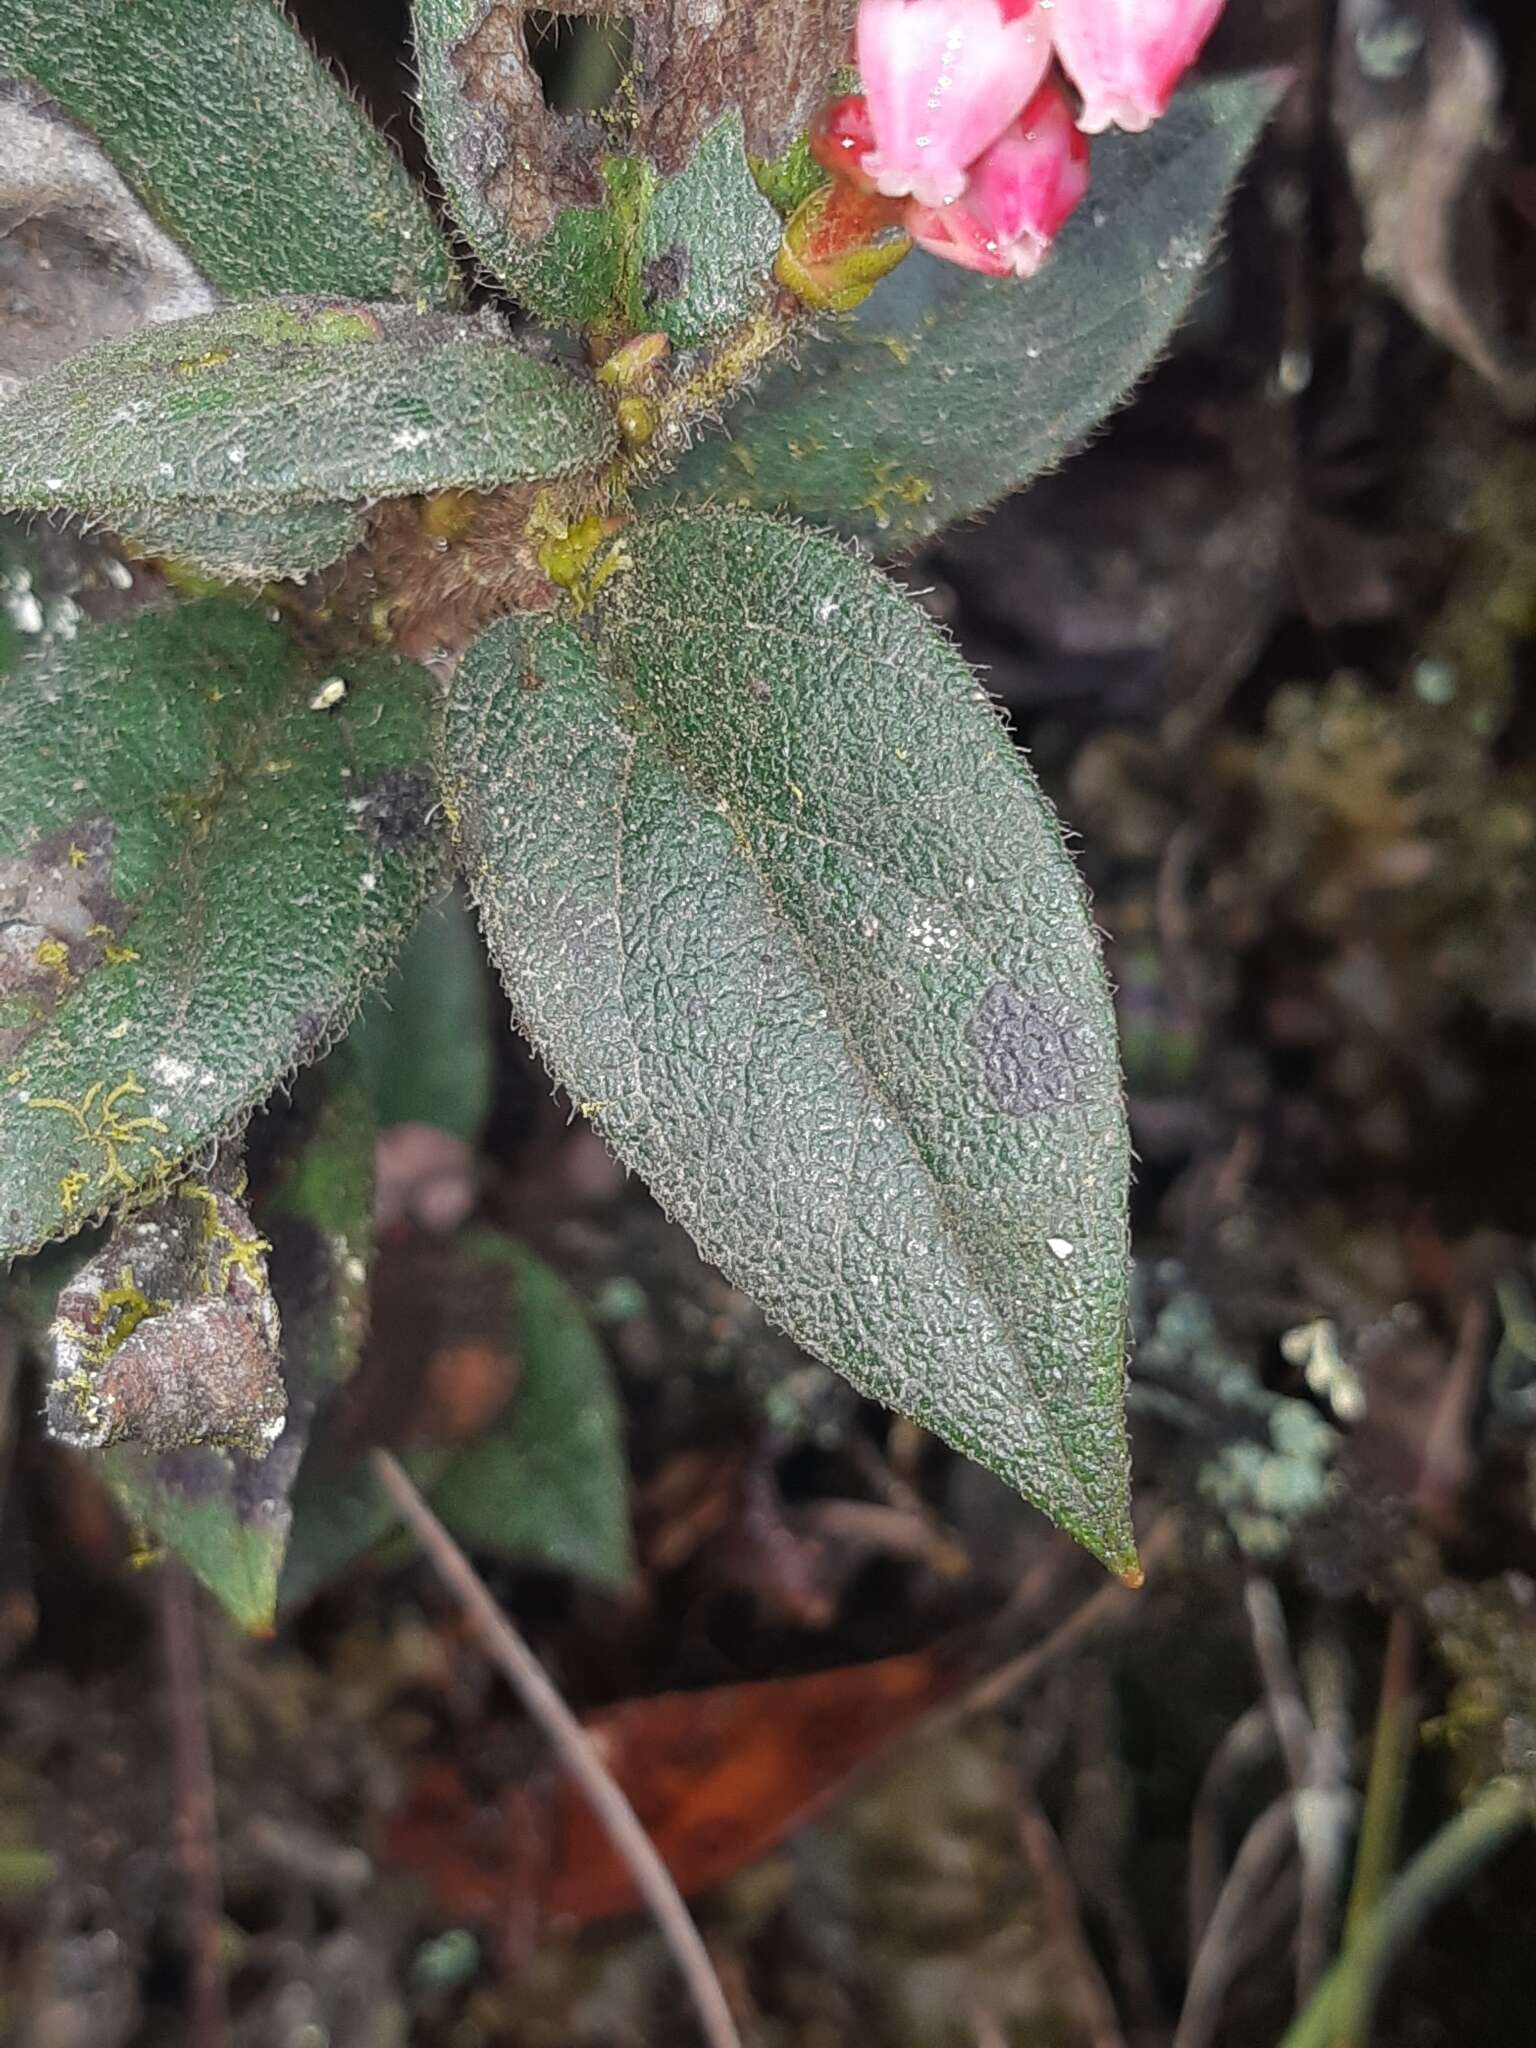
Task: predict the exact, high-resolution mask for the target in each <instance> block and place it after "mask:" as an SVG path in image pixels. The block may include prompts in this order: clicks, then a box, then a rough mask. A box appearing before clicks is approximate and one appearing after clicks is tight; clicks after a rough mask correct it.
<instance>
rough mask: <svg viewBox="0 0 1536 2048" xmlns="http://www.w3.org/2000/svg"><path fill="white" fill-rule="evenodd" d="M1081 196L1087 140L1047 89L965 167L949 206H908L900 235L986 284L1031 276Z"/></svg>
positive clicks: (1057, 96)
mask: <svg viewBox="0 0 1536 2048" xmlns="http://www.w3.org/2000/svg"><path fill="white" fill-rule="evenodd" d="M1087 190H1088V138H1087V137H1086V136H1085V135H1082V134H1080V133H1079V131H1078V130H1077V128H1076V127H1075V126H1074V125H1073V121H1072V109H1071V108H1070V107H1069V106H1068V105H1067V102H1066V99H1065V98H1064V97H1063V95H1062V94H1061V93H1060V92H1058V91H1057V89H1056V87H1055V86H1054V85H1047V86H1042V87H1041V89H1040V91H1039V92H1037V93H1036V94H1035V97H1034V98H1033V99H1032V100H1031V101H1030V103H1029V105H1028V106H1027V107H1026V108H1025V109H1024V111H1023V113H1022V114H1021V115H1020V116H1019V118H1018V120H1017V121H1015V122H1014V124H1013V126H1012V127H1011V128H1010V129H1008V130H1007V132H1006V133H1005V134H1003V135H1001V136H999V137H998V139H997V141H996V142H994V143H993V144H992V147H991V148H990V149H988V150H985V151H984V152H983V153H982V155H981V156H980V157H979V158H978V159H977V161H976V162H975V163H974V164H972V166H971V181H970V184H969V185H968V186H967V187H966V191H965V196H964V197H963V198H962V199H957V200H955V202H954V204H953V205H951V206H918V205H917V204H916V203H915V202H913V203H909V205H908V207H907V212H906V229H907V233H908V234H909V235H910V236H911V237H912V239H913V241H914V242H916V243H917V244H918V246H919V248H923V249H926V250H927V251H928V252H929V254H930V255H932V256H942V257H943V258H944V260H945V262H946V263H958V264H961V265H962V266H963V267H964V268H965V269H967V270H980V271H983V272H985V274H986V275H987V276H988V277H1009V276H1012V277H1033V276H1034V274H1035V272H1036V271H1037V270H1038V269H1039V268H1040V266H1041V264H1042V263H1043V262H1044V261H1045V259H1046V256H1047V254H1048V253H1049V251H1050V246H1051V243H1052V241H1053V240H1054V239H1055V237H1056V235H1057V233H1058V231H1059V230H1060V228H1061V224H1062V222H1063V221H1064V220H1065V219H1066V217H1067V215H1068V214H1069V213H1070V212H1071V211H1072V209H1073V207H1075V206H1076V205H1077V203H1078V201H1079V200H1080V199H1081V198H1082V196H1083V194H1084V193H1085V192H1086V191H1087Z"/></svg>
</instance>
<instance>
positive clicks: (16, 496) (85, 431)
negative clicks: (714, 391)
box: [0, 299, 615, 515]
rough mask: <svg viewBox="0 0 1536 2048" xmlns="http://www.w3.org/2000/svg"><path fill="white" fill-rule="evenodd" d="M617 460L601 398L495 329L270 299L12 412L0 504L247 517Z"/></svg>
mask: <svg viewBox="0 0 1536 2048" xmlns="http://www.w3.org/2000/svg"><path fill="white" fill-rule="evenodd" d="M614 445H615V429H614V425H613V417H612V414H611V413H610V411H609V409H608V407H607V406H606V404H605V403H604V401H603V399H602V398H601V397H600V396H599V394H598V392H597V390H596V387H595V386H594V385H592V384H591V383H590V382H584V381H582V380H581V379H579V378H577V377H575V376H573V375H572V374H571V373H570V372H569V371H567V370H564V369H561V368H560V367H559V366H558V365H557V364H554V363H545V362H540V361H538V360H537V359H536V358H534V357H533V356H529V355H525V354H524V353H523V352H522V350H521V349H519V348H516V347H515V346H513V344H512V343H511V342H510V341H508V340H507V339H506V337H505V335H504V334H503V333H502V332H501V330H500V328H499V326H498V324H497V322H496V321H495V319H494V318H493V317H492V316H490V315H486V316H485V317H484V318H480V319H471V318H467V317H461V316H456V315H454V314H447V313H428V314H418V313H416V312H414V311H412V310H411V309H409V308H407V307H403V306H361V305H349V304H343V303H341V302H339V301H336V300H324V299H265V300H260V301H258V302H257V303H255V304H252V305H245V306H230V307H225V308H221V309H220V310H219V311H217V312H214V313H209V314H205V315H204V316H203V317H202V318H200V319H196V320H181V321H176V322H174V323H172V324H170V325H168V326H163V327H150V328H146V329H145V330H144V331H143V332H141V333H139V334H134V335H130V336H129V337H127V338H126V339H125V340H122V341H114V342H107V343H105V344H103V345H102V346H101V347H99V348H94V349H89V350H87V351H85V353H83V354H81V355H78V356H70V357H68V358H67V359H66V360H65V361H64V362H62V363H59V364H58V365H57V366H56V367H55V368H54V369H52V370H50V371H48V372H47V373H46V374H44V375H43V376H41V377H38V378H37V379H36V380H35V381H34V382H33V383H31V384H29V385H27V386H26V388H25V389H24V390H23V391H22V392H21V393H20V395H19V396H18V397H16V398H14V399H12V400H11V402H10V404H9V405H6V406H3V407H0V503H4V504H7V505H12V506H19V507H27V508H33V507H36V508H49V509H52V508H55V507H62V508H66V509H82V510H85V511H89V512H98V513H102V514H108V513H110V512H112V511H113V510H119V511H122V510H136V509H141V508H146V507H148V508H151V509H153V510H155V511H156V512H157V513H158V512H159V511H161V509H162V508H165V507H174V508H176V511H177V513H178V515H179V514H180V513H182V512H184V511H186V510H189V509H191V508H193V507H197V506H216V507H219V508H235V507H249V506H255V505H261V504H269V503H271V502H272V501H274V500H290V499H291V500H296V501H302V502H307V503H324V502H325V501H328V500H334V499H347V498H373V497H395V496H403V495H405V494H408V493H410V492H414V491H431V490H437V489H440V488H442V487H444V486H447V485H462V486H465V487H467V488H471V489H476V488H482V487H485V486H489V485H493V484H501V483H513V482H517V481H520V480H524V479H533V478H537V477H546V476H548V477H554V476H566V475H569V474H570V473H571V472H573V471H575V470H579V469H583V468H586V467H588V466H589V465H591V464H594V463H597V462H601V461H602V460H603V459H604V457H605V456H607V455H608V454H609V453H610V452H611V450H612V449H613V447H614Z"/></svg>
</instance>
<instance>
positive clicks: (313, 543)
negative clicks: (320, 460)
mask: <svg viewBox="0 0 1536 2048" xmlns="http://www.w3.org/2000/svg"><path fill="white" fill-rule="evenodd" d="M118 527H119V531H120V533H121V535H122V537H123V539H124V540H126V541H129V542H131V543H132V544H133V546H134V547H136V548H138V549H139V550H140V551H141V552H142V553H144V554H146V555H156V556H162V557H164V558H165V559H166V560H168V561H174V562H185V563H187V564H188V565H189V567H191V568H194V569H198V570H201V571H202V573H203V574H204V575H205V576H217V577H219V578H220V579H221V581H223V582H225V583H276V582H281V581H284V580H285V579H288V578H294V579H297V580H302V579H303V578H304V577H306V576H311V575H313V574H314V572H315V571H316V570H317V569H325V568H328V567H329V566H330V564H331V563H332V562H338V561H340V559H341V557H342V556H343V555H347V554H350V553H351V552H352V550H353V548H355V547H356V546H357V545H358V543H359V542H360V541H361V540H362V538H363V534H364V532H365V531H366V524H365V521H364V517H363V513H362V510H361V508H360V507H358V506H356V505H295V504H285V505H279V506H276V507H270V506H269V507H259V506H246V505H238V506H233V505H221V506H218V507H215V508H210V507H208V506H205V505H192V506H188V505H156V506H155V507H154V508H153V509H152V510H150V511H146V512H140V513H138V514H132V513H130V514H128V515H127V516H126V517H124V518H122V519H121V520H120V521H119V522H118Z"/></svg>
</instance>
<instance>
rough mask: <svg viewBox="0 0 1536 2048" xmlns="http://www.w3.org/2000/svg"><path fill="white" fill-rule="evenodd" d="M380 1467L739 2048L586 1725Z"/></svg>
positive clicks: (694, 1933) (693, 1992)
mask: <svg viewBox="0 0 1536 2048" xmlns="http://www.w3.org/2000/svg"><path fill="white" fill-rule="evenodd" d="M373 1466H374V1470H375V1472H377V1474H378V1477H379V1483H380V1484H381V1485H382V1486H383V1488H384V1490H385V1492H386V1493H387V1494H388V1495H389V1497H390V1499H391V1500H392V1501H393V1502H394V1504H395V1506H396V1507H397V1508H398V1509H399V1511H400V1513H401V1515H402V1516H403V1518H404V1520H405V1522H406V1525H407V1526H408V1527H409V1529H410V1530H411V1533H412V1534H413V1535H414V1536H415V1537H416V1539H417V1541H418V1542H419V1543H420V1544H421V1547H422V1549H423V1550H424V1551H425V1552H426V1555H427V1558H428V1560H429V1562H430V1563H431V1565H432V1567H433V1569H434V1570H435V1571H436V1572H437V1575H438V1577H439V1578H440V1579H441V1580H442V1582H443V1584H444V1586H445V1587H446V1588H447V1589H448V1591H449V1592H450V1593H451V1594H452V1595H453V1597H454V1598H455V1599H456V1600H457V1601H458V1602H459V1604H460V1606H461V1607H462V1608H463V1609H464V1612H465V1614H466V1616H467V1617H468V1619H469V1621H470V1624H471V1625H472V1627H473V1628H474V1630H475V1633H476V1634H477V1635H478V1636H479V1638H480V1642H481V1645H482V1647H483V1648H484V1650H485V1653H486V1655H487V1656H488V1657H489V1658H490V1659H491V1661H492V1663H493V1664H495V1666H496V1668H497V1670H498V1671H500V1672H501V1674H502V1676H503V1677H504V1678H505V1679H506V1680H507V1683H508V1684H509V1685H510V1686H511V1687H512V1689H513V1691H514V1692H515V1693H516V1694H517V1696H518V1698H519V1699H520V1700H521V1701H522V1703H523V1706H524V1707H525V1708H526V1709H527V1711H528V1713H529V1714H530V1715H531V1716H532V1717H533V1719H534V1720H535V1721H537V1722H538V1724H539V1727H540V1728H541V1729H542V1730H543V1732H544V1734H545V1735H546V1736H547V1737H548V1738H549V1741H550V1743H551V1744H552V1746H553V1747H554V1749H555V1751H556V1753H557V1755H558V1756H559V1758H560V1761H561V1763H562V1764H563V1766H564V1767H565V1769H566V1770H567V1771H569V1772H570V1774H571V1776H572V1777H573V1778H574V1779H575V1781H576V1783H577V1784H578V1785H579V1786H580V1787H581V1789H582V1791H583V1793H584V1794H585V1795H586V1797H587V1798H588V1799H589V1800H590V1801H591V1804H592V1809H593V1811H594V1812H595V1813H596V1815H597V1817H598V1819H599V1820H600V1821H601V1822H602V1824H603V1826H604V1827H605V1828H606V1829H607V1831H608V1835H609V1839H610V1840H611V1841H612V1843H613V1846H614V1847H615V1849H617V1850H618V1852H619V1854H620V1856H622V1857H623V1859H624V1861H625V1863H626V1864H627V1865H628V1867H629V1872H630V1875H631V1876H632V1877H633V1878H634V1880H635V1885H636V1888H637V1889H638V1890H639V1892H640V1895H641V1897H642V1898H643V1899H644V1900H645V1903H646V1905H647V1906H648V1907H649V1908H650V1910H651V1914H652V1916H653V1918H654V1919H655V1922H656V1925H657V1928H658V1930H659V1931H660V1933H661V1936H662V1939H663V1940H664V1941H665V1942H666V1944H667V1947H668V1948H669V1949H670V1950H671V1952H672V1955H673V1958H674V1960H675V1961H676V1963H677V1966H678V1969H679V1970H680V1971H681V1973H682V1976H683V1980H684V1982H685V1983H686V1985H687V1987H688V1994H689V1997H690V1998H691V1999H692V2000H693V2005H694V2009H695V2011H696V2012H697V2014H698V2017H699V2024H700V2026H701V2027H702V2029H703V2031H704V2038H705V2039H706V2040H707V2041H708V2042H709V2044H710V2048H741V2036H740V2035H739V2034H738V2032H737V2030H736V2022H735V2020H734V2018H733V2017H732V2015H731V2008H730V2005H729V2003H728V2002H727V1999H726V1996H725V1993H724V1991H723V1990H722V1989H721V1985H720V1979H719V1977H718V1976H717V1975H716V1973H715V1966H714V1964H713V1963H712V1962H711V1961H710V1957H709V1951H708V1949H707V1948H705V1946H704V1938H703V1936H702V1935H701V1934H700V1933H699V1930H698V1928H697V1927H696V1926H695V1924H694V1920H693V1916H692V1914H691V1913H690V1912H689V1911H688V1908H687V1906H686V1904H685V1903H684V1901H683V1895H682V1893H681V1892H680V1891H679V1890H678V1888H677V1885H676V1883H675V1882H674V1881H673V1877H672V1873H671V1872H670V1871H669V1870H668V1869H667V1866H666V1865H665V1863H663V1862H662V1860H661V1857H660V1856H659V1855H658V1854H657V1851H656V1847H655V1844H654V1843H653V1842H652V1841H651V1838H650V1836H649V1835H648V1834H647V1833H646V1832H645V1829H644V1828H643V1827H642V1826H641V1824H640V1821H639V1818H638V1816H637V1815H636V1813H635V1809H634V1808H633V1807H632V1806H631V1805H630V1803H629V1801H628V1799H627V1798H626V1797H625V1796H624V1793H623V1791H622V1790H621V1788H620V1787H619V1785H618V1783H617V1782H616V1781H615V1779H614V1778H613V1776H612V1774H611V1773H610V1772H609V1770H608V1768H607V1766H606V1765H605V1764H604V1762H603V1760H602V1758H601V1757H600V1756H599V1754H598V1752H597V1750H596V1748H595V1747H594V1745H593V1743H592V1740H591V1738H590V1737H589V1736H588V1734H587V1732H586V1730H585V1729H584V1728H583V1727H582V1725H581V1723H580V1722H579V1721H578V1720H577V1719H576V1716H575V1715H574V1714H573V1713H572V1712H571V1710H570V1708H569V1707H568V1706H567V1705H566V1703H565V1701H564V1700H563V1699H562V1698H561V1697H560V1694H559V1693H558V1692H557V1691H556V1689H555V1686H554V1684H553V1683H552V1681H551V1680H550V1678H549V1676H548V1674H547V1673H546V1672H545V1670H544V1667H543V1666H542V1665H541V1664H540V1663H539V1660H538V1659H537V1657H535V1656H534V1654H533V1652H532V1650H530V1649H529V1647H528V1645H527V1644H526V1643H525V1642H524V1641H523V1639H522V1637H521V1636H520V1635H519V1634H518V1632H517V1630H516V1629H515V1628H514V1627H513V1625H512V1623H511V1621H510V1620H509V1619H508V1618H507V1616H506V1615H505V1614H503V1612H502V1611H501V1609H500V1608H499V1607H498V1606H497V1604H496V1602H495V1600H493V1599H492V1597H491V1595H490V1592H489V1591H488V1589H487V1587H486V1585H485V1582H484V1580H483V1579H482V1578H481V1577H480V1574H479V1573H478V1572H477V1571H476V1570H475V1568H474V1566H473V1565H472V1564H471V1563H470V1561H469V1559H468V1558H467V1557H466V1556H465V1554H464V1552H463V1551H462V1550H461V1549H460V1548H459V1546H458V1544H457V1543H455V1542H454V1540H453V1538H452V1536H450V1535H449V1533H448V1531H447V1530H446V1529H445V1528H444V1527H443V1525H442V1523H441V1522H440V1521H439V1520H438V1518H437V1516H436V1515H435V1514H433V1512H432V1510H431V1508H429V1507H428V1505H427V1503H426V1502H425V1501H424V1500H423V1499H422V1497H421V1494H420V1493H419V1492H418V1491H417V1489H416V1487H415V1485H414V1484H413V1482H412V1480H411V1478H410V1476H409V1474H408V1473H406V1471H405V1470H404V1468H403V1467H402V1466H401V1465H400V1463H399V1461H398V1460H397V1459H395V1458H393V1457H391V1456H390V1454H389V1452H388V1451H375V1452H374V1453H373Z"/></svg>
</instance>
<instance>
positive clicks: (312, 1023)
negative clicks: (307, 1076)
mask: <svg viewBox="0 0 1536 2048" xmlns="http://www.w3.org/2000/svg"><path fill="white" fill-rule="evenodd" d="M330 1029H331V1019H330V1017H329V1016H328V1015H327V1014H326V1012H325V1011H324V1010H301V1011H300V1012H299V1014H298V1016H297V1017H296V1018H295V1019H294V1021H293V1056H294V1058H295V1059H296V1060H298V1061H300V1062H303V1061H306V1060H308V1059H309V1057H310V1055H311V1054H312V1053H313V1052H314V1051H315V1050H316V1048H317V1047H318V1046H321V1045H323V1044H324V1043H325V1041H326V1038H327V1036H328V1035H329V1033H330Z"/></svg>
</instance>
